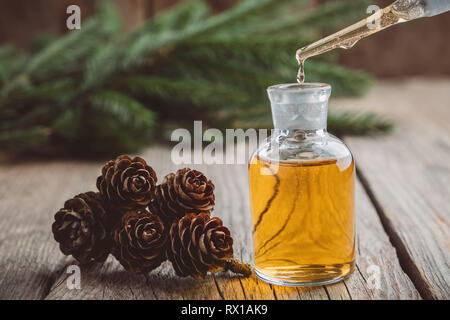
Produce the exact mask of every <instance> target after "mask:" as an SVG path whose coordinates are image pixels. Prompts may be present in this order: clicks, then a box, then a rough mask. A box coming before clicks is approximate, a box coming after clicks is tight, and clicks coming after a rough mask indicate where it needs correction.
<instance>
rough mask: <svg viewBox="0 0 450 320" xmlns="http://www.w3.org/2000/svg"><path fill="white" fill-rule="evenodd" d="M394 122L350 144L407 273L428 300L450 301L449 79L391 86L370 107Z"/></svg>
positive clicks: (369, 101) (370, 100)
mask: <svg viewBox="0 0 450 320" xmlns="http://www.w3.org/2000/svg"><path fill="white" fill-rule="evenodd" d="M342 105H347V106H348V107H353V108H362V109H368V110H372V111H377V112H382V113H384V114H387V115H389V116H390V117H391V118H393V119H395V121H396V125H397V128H396V131H395V133H394V134H393V135H391V136H388V137H374V138H361V137H353V138H348V139H346V141H347V143H348V144H349V146H350V148H351V149H352V150H353V152H354V154H355V155H356V162H357V164H358V166H359V169H360V173H361V177H362V178H363V180H365V181H364V183H365V186H366V188H367V190H368V191H369V193H371V196H372V198H373V199H374V200H375V203H376V205H377V207H378V212H379V214H380V217H381V219H382V222H383V225H384V226H385V228H386V230H387V231H388V233H389V236H390V238H391V241H392V242H393V243H394V245H395V247H396V249H397V251H398V254H399V256H400V260H401V263H402V266H403V268H404V269H405V270H406V271H407V273H408V274H409V276H410V277H411V279H412V280H413V281H414V284H415V286H416V287H417V288H418V289H419V291H420V293H421V295H422V296H423V297H424V298H429V299H448V298H449V297H450V285H449V283H450V268H449V262H450V257H449V248H450V238H449V220H450V209H449V205H448V200H449V199H450V185H449V181H450V167H449V163H450V142H449V141H450V140H449V138H450V126H449V124H448V121H449V119H450V80H440V81H434V82H432V81H426V82H425V81H423V80H419V79H417V80H410V81H405V82H385V83H383V84H381V85H379V86H377V87H376V88H375V89H374V90H373V91H372V92H371V93H370V94H369V95H368V96H367V97H366V98H365V99H364V103H358V102H356V101H351V100H344V101H338V103H337V105H336V106H337V107H340V106H342Z"/></svg>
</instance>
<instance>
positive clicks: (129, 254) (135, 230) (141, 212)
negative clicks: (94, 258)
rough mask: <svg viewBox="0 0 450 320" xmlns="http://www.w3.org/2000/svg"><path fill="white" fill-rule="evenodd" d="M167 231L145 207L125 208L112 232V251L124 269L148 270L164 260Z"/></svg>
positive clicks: (157, 218)
mask: <svg viewBox="0 0 450 320" xmlns="http://www.w3.org/2000/svg"><path fill="white" fill-rule="evenodd" d="M167 235H168V233H167V231H166V230H165V228H164V224H163V222H162V221H161V219H160V218H159V217H158V216H157V215H155V214H151V213H150V212H148V211H147V210H145V209H138V210H133V211H128V212H127V213H125V214H124V215H123V216H122V219H121V221H120V222H119V223H118V224H117V225H116V227H115V228H114V230H113V232H112V238H113V246H112V249H111V252H112V254H113V255H114V256H115V257H116V259H117V260H119V262H120V263H121V264H122V265H123V267H124V268H125V269H126V270H128V271H135V272H149V271H151V270H153V269H155V268H156V267H158V266H159V265H160V264H161V263H162V262H163V261H165V260H166V256H165V251H166V246H167Z"/></svg>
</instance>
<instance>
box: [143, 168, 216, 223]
mask: <svg viewBox="0 0 450 320" xmlns="http://www.w3.org/2000/svg"><path fill="white" fill-rule="evenodd" d="M214 201H215V197H214V184H213V183H212V182H211V180H208V178H206V177H205V176H204V175H203V174H202V173H201V172H200V171H197V170H192V169H189V168H184V169H181V170H178V171H177V172H176V173H170V174H168V175H167V176H165V178H164V180H163V182H162V183H161V184H160V185H158V186H157V187H156V190H155V194H154V198H153V199H152V201H151V203H150V205H149V209H150V211H151V212H153V213H155V214H157V215H159V216H160V217H161V218H162V219H163V220H164V221H165V222H167V223H169V224H171V223H172V222H173V221H175V220H176V219H179V218H182V217H183V216H185V215H186V214H187V213H196V214H199V213H207V214H210V213H211V211H212V210H213V209H214Z"/></svg>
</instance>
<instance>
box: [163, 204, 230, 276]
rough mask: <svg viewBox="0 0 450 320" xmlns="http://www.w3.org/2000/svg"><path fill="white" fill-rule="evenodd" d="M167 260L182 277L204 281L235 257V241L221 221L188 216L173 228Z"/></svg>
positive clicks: (192, 215) (205, 216) (207, 216)
mask: <svg viewBox="0 0 450 320" xmlns="http://www.w3.org/2000/svg"><path fill="white" fill-rule="evenodd" d="M169 238H170V244H169V248H168V249H167V257H168V259H169V260H170V261H171V262H172V265H173V267H174V269H175V272H176V273H177V275H179V276H180V277H187V276H192V277H193V278H195V279H202V278H204V277H205V276H206V273H207V272H213V273H214V272H217V271H219V270H222V269H224V268H225V267H226V264H227V262H228V261H229V260H230V258H231V257H232V256H233V238H232V237H231V235H230V231H229V230H228V228H227V227H224V226H223V225H222V220H220V219H219V218H216V217H214V218H210V216H209V215H208V214H206V213H201V214H198V215H197V214H187V215H186V216H184V217H183V218H181V219H180V220H179V221H176V222H174V223H173V224H172V226H171V228H170V236H169Z"/></svg>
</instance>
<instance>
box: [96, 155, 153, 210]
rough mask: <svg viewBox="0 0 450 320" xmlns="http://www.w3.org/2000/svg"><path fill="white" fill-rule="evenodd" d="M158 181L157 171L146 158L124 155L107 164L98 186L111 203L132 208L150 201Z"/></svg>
mask: <svg viewBox="0 0 450 320" xmlns="http://www.w3.org/2000/svg"><path fill="white" fill-rule="evenodd" d="M156 181H157V177H156V173H155V171H154V170H153V169H152V168H151V167H150V166H149V165H147V162H145V160H144V159H142V158H140V157H135V158H131V157H130V156H128V155H122V156H119V157H117V159H115V160H111V161H108V162H107V163H106V164H105V166H104V167H103V169H102V175H101V176H99V177H98V178H97V188H98V190H99V191H100V194H101V195H102V197H103V198H104V199H105V200H106V201H107V202H108V203H109V204H110V205H114V206H116V207H117V208H120V209H125V210H131V209H137V208H143V207H145V206H147V205H148V204H149V203H150V199H151V197H152V194H153V192H154V189H155V185H156Z"/></svg>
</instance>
